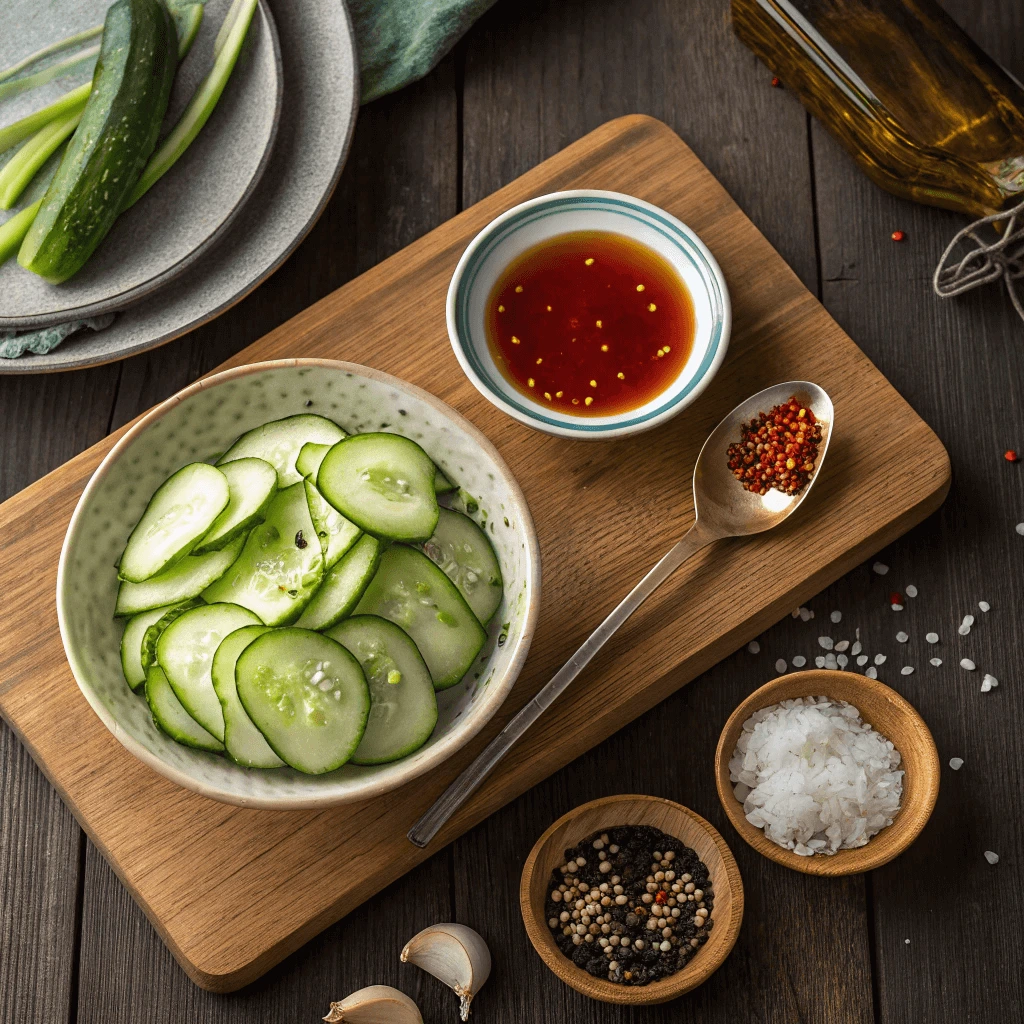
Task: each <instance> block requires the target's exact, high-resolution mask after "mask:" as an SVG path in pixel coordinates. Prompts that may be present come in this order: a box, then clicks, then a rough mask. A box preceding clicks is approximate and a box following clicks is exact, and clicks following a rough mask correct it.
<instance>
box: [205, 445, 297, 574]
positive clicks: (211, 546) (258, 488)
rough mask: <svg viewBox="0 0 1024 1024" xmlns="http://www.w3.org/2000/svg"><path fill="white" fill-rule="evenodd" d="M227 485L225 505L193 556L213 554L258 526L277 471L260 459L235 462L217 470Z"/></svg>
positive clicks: (272, 492) (272, 495)
mask: <svg viewBox="0 0 1024 1024" xmlns="http://www.w3.org/2000/svg"><path fill="white" fill-rule="evenodd" d="M217 472H218V473H222V474H223V475H224V478H225V479H226V480H227V482H228V503H227V506H226V507H225V509H224V511H223V512H221V514H220V515H219V516H217V518H216V519H215V520H214V521H213V525H212V526H211V527H210V529H209V530H207V532H206V533H205V534H204V535H203V537H202V538H201V539H200V541H199V543H198V544H197V545H196V546H195V548H194V552H193V553H194V554H197V555H201V554H203V553H204V552H206V551H216V550H218V549H219V548H222V547H224V545H225V544H227V543H229V542H230V541H233V540H234V539H235V538H236V537H237V536H238V535H239V534H241V533H248V532H249V531H250V530H251V529H252V528H253V527H254V526H255V525H256V524H257V523H262V522H263V520H264V519H265V518H266V515H267V508H268V506H269V505H270V502H271V500H272V499H273V497H274V495H275V494H276V493H277V470H275V469H274V467H273V466H272V465H271V464H270V463H269V462H264V461H263V460H262V459H236V460H235V461H234V462H229V463H227V464H226V465H224V466H221V468H220V469H219V470H217Z"/></svg>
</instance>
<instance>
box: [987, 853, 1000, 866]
mask: <svg viewBox="0 0 1024 1024" xmlns="http://www.w3.org/2000/svg"><path fill="white" fill-rule="evenodd" d="M985 860H987V861H988V862H989V864H998V863H999V854H998V853H993V852H992V851H991V850H986V851H985Z"/></svg>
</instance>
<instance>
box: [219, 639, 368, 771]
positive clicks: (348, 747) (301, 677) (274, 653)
mask: <svg viewBox="0 0 1024 1024" xmlns="http://www.w3.org/2000/svg"><path fill="white" fill-rule="evenodd" d="M235 685H236V687H237V690H238V697H239V699H240V700H241V702H242V707H244V708H245V711H246V714H247V715H248V716H249V719H250V720H251V721H252V723H253V724H254V725H255V726H256V728H257V729H259V731H260V732H261V733H263V736H264V737H265V738H266V740H267V743H269V744H270V746H271V748H272V749H273V750H274V753H276V754H277V756H278V757H280V758H281V760H282V761H285V762H286V763H287V764H289V765H291V766H292V767H293V768H295V769H297V770H298V771H300V772H305V773H307V774H310V775H322V774H323V773H325V772H330V771H334V770H335V769H336V768H340V767H341V766H342V765H343V764H345V762H346V761H348V759H349V758H350V757H351V756H352V754H353V753H354V751H355V749H356V747H358V746H359V741H360V740H361V739H362V737H363V732H364V730H365V729H366V720H367V718H368V716H369V713H370V691H369V687H368V686H367V684H366V677H365V676H364V675H363V670H362V668H361V667H360V665H359V662H358V661H357V660H356V659H355V658H354V657H353V656H352V655H351V654H350V653H349V652H348V651H347V650H345V648H344V647H342V646H341V644H339V643H338V642H337V641H336V640H332V639H331V638H330V637H327V636H324V635H323V634H322V633H314V632H313V631H311V630H308V629H296V628H294V627H292V628H286V629H274V630H271V631H270V632H269V633H265V634H264V635H263V636H261V637H257V639H255V640H254V641H253V642H252V643H251V644H249V646H248V647H246V648H245V650H244V651H242V653H241V655H240V656H239V658H238V662H237V664H236V666H235Z"/></svg>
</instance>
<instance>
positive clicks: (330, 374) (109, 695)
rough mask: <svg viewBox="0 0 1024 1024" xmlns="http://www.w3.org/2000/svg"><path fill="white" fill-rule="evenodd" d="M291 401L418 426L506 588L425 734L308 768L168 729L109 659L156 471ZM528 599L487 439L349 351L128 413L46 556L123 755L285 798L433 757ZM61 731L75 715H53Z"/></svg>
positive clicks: (463, 726) (486, 692) (386, 778)
mask: <svg viewBox="0 0 1024 1024" xmlns="http://www.w3.org/2000/svg"><path fill="white" fill-rule="evenodd" d="M300 412H317V413H321V414H322V415H324V416H328V417H330V418H332V419H335V420H337V422H338V423H339V424H340V425H341V426H342V427H344V428H346V429H347V430H351V431H359V430H362V431H365V430H382V429H383V430H390V431H394V432H395V433H400V434H404V435H406V436H407V437H411V438H413V439H414V440H416V441H417V442H419V443H420V444H421V445H422V446H423V447H424V448H425V449H426V451H427V452H428V453H429V454H430V456H431V457H432V458H433V459H434V460H435V462H437V464H438V465H439V466H441V468H442V469H443V470H444V471H445V473H446V474H448V475H449V476H450V477H451V479H452V480H454V481H456V482H457V483H458V484H459V486H460V487H461V488H462V490H463V492H466V493H467V494H468V495H471V496H472V498H473V500H475V501H476V502H477V503H478V505H479V509H478V511H476V512H475V513H474V518H475V519H476V520H477V522H479V523H481V524H482V525H484V528H485V529H486V530H487V534H488V536H489V537H490V539H491V542H492V543H493V544H494V548H495V550H496V552H497V554H498V558H499V561H500V563H501V571H502V575H503V576H504V580H505V599H504V602H503V603H502V605H501V607H500V608H499V609H498V612H497V613H496V614H495V616H494V618H493V620H492V622H491V625H490V628H489V630H488V640H487V643H486V645H485V646H484V649H483V651H482V653H481V656H480V658H479V659H478V660H477V662H476V664H475V665H474V666H473V668H472V669H471V670H470V672H469V673H468V674H467V676H466V679H465V680H464V681H463V682H462V683H460V684H458V685H457V686H453V687H451V689H448V690H445V691H443V692H442V693H440V694H438V712H439V714H438V721H437V726H436V728H435V729H434V734H433V735H432V736H431V738H430V740H429V741H428V742H427V744H426V746H424V747H422V748H421V749H420V750H418V751H417V752H416V753H415V754H412V755H410V756H409V757H406V758H404V759H403V760H401V761H395V762H394V763H392V764H386V765H377V766H373V767H361V766H356V765H346V766H345V767H343V768H340V769H338V770H337V771H335V772H331V773H329V774H327V775H320V776H311V775H303V774H302V773H301V772H297V771H293V770H292V769H291V768H278V769H274V770H270V771H268V770H260V769H253V768H241V767H239V766H238V765H235V764H233V763H232V762H230V761H228V760H227V759H226V758H224V757H221V756H218V755H216V754H209V753H205V752H203V751H199V750H192V749H190V748H188V747H184V746H181V745H179V744H178V743H175V742H174V741H173V740H171V739H169V738H168V737H167V736H165V735H164V734H163V733H162V732H160V731H159V730H158V729H157V728H156V726H155V725H154V724H153V720H152V717H151V716H150V713H149V707H148V706H147V704H146V701H145V698H144V697H142V696H139V695H136V694H133V693H132V692H131V690H130V689H129V688H128V685H127V683H125V681H124V677H123V676H122V674H121V663H120V655H119V642H120V636H121V625H120V624H119V622H118V621H117V620H115V619H114V617H113V612H114V601H115V598H116V595H117V573H116V570H115V569H114V563H115V560H116V559H117V557H118V556H119V555H120V553H121V550H122V549H123V547H124V545H125V542H126V541H127V539H128V535H129V534H130V533H131V530H132V528H133V527H134V524H135V523H136V521H137V520H138V519H139V517H140V516H141V514H142V512H143V510H144V509H145V507H146V503H147V502H148V500H149V498H150V496H151V495H152V494H153V492H154V491H155V490H156V488H157V487H158V486H159V485H160V483H161V482H162V481H163V480H164V479H165V478H166V477H167V476H169V475H170V474H171V473H173V472H174V471H175V470H177V469H179V468H180V467H181V466H183V465H185V464H187V463H189V462H195V461H197V460H206V459H210V458H212V457H213V456H215V455H216V454H218V453H220V452H223V451H224V450H225V449H226V448H227V447H228V445H229V444H230V443H231V441H232V440H233V439H234V438H235V437H236V436H237V435H238V434H240V433H242V432H243V431H245V430H249V429H250V428H252V427H255V426H257V425H259V424H261V423H265V422H267V421H268V420H273V419H278V418H280V417H282V416H290V415H293V414H295V413H300ZM539 602H540V553H539V548H538V544H537V535H536V532H535V530H534V526H533V520H532V518H531V517H530V512H529V509H528V508H527V506H526V500H525V498H524V497H523V493H522V491H521V490H520V489H519V485H518V484H517V483H516V481H515V479H514V478H513V476H512V474H511V472H510V471H509V469H508V467H507V466H506V465H505V463H504V462H503V461H502V459H501V457H500V456H499V455H498V453H497V451H496V450H495V448H494V447H493V446H492V445H491V443H490V442H489V441H488V440H487V439H486V438H485V437H484V436H483V434H481V433H480V431H478V430H477V429H476V428H475V427H474V426H472V424H470V423H469V422H467V421H466V420H464V419H463V418H462V417H461V416H460V415H459V414H458V413H456V412H455V411H454V410H452V409H450V408H449V407H448V406H447V405H445V404H444V403H443V402H441V401H439V400H438V399H436V398H434V397H433V396H432V395H429V394H427V392H425V391H422V390H420V389H419V388H417V387H413V386H412V385H411V384H406V383H404V382H402V381H400V380H398V379H397V378H395V377H391V376H389V375H388V374H386V373H381V372H379V371H377V370H371V369H368V368H367V367H365V366H357V365H355V364H354V363H342V362H335V361H332V360H322V359H288V360H281V361H277V362H269V363H256V364H254V365H251V366H241V367H237V368H236V369H232V370H225V371H224V372H223V373H219V374H216V375H214V376H212V377H207V378H205V379H204V380H200V381H197V382H196V383H195V384H192V385H191V386H189V387H187V388H185V389H184V390H183V391H180V392H179V393H178V394H177V395H175V396H174V397H173V398H169V399H168V400H167V401H166V402H163V403H162V404H161V405H158V406H157V407H156V408H155V409H153V410H151V411H150V412H149V413H147V414H146V415H145V416H143V417H142V419H141V420H139V422H138V423H136V424H135V425H134V426H133V427H132V428H131V429H130V430H129V431H128V432H127V433H126V434H125V435H124V437H122V438H121V440H120V441H118V443H117V444H116V445H115V446H114V447H113V448H112V449H111V451H110V453H109V454H108V455H107V457H106V458H105V459H104V460H103V462H102V463H100V465H99V467H98V468H97V470H96V472H95V473H94V474H93V476H92V479H91V480H90V481H89V483H88V485H87V486H86V488H85V491H84V492H83V494H82V497H81V500H80V501H79V503H78V507H77V508H76V509H75V513H74V515H73V516H72V517H71V524H70V526H69V527H68V532H67V536H66V537H65V539H64V548H63V550H62V551H61V556H60V566H59V568H58V572H57V616H58V620H59V622H60V631H61V638H62V640H63V641H64V650H65V651H66V652H67V657H68V661H69V662H70V664H71V670H72V672H73V673H74V675H75V679H76V680H77V681H78V685H79V687H80V688H81V691H82V693H83V694H84V695H85V699H86V700H87V701H88V702H89V704H90V705H91V706H92V708H93V710H94V711H95V712H96V714H97V715H99V717H100V719H101V720H102V722H103V724H104V725H106V727H107V728H108V729H109V730H110V731H111V732H112V733H113V734H114V736H115V737H116V738H117V739H118V740H119V741H120V742H121V743H122V744H123V745H124V746H125V747H126V748H127V749H128V750H130V751H131V752H132V753H133V754H134V755H135V756H136V757H138V758H139V759H140V760H142V761H144V762H145V763H146V764H148V765H149V766H150V767H151V768H154V769H155V770H156V771H158V772H160V773H161V774H162V775H165V776H167V778H169V779H171V780H172V781H174V782H176V783H178V784H179V785H181V786H184V787H186V788H187V789H191V790H194V791H195V792H197V793H202V794H203V795H204V796H208V797H212V798H214V799H216V800H223V801H225V802H227V803H233V804H243V805H248V806H253V807H269V808H280V809H296V808H302V807H321V806H327V805H331V804H340V803H347V802H349V801H355V800H363V799H366V798H368V797H374V796H379V795H380V794H382V793H386V792H388V791H389V790H392V789H395V788H396V787H397V786H401V785H403V784H404V783H407V782H409V781H410V780H412V779H415V778H416V777H417V776H420V775H423V774H424V773H425V772H428V771H430V770H431V769H433V768H436V767H437V766H438V765H439V764H441V763H442V762H443V761H444V760H445V759H446V758H447V757H449V756H450V755H451V754H453V753H454V752H455V751H456V750H458V749H459V748H460V747H461V746H462V745H463V744H464V743H466V742H467V741H468V740H469V739H470V738H471V737H473V736H474V735H475V734H476V733H477V732H479V731H480V729H481V728H483V726H484V724H485V723H486V722H487V721H488V719H490V717H491V716H492V715H493V714H494V713H495V711H497V710H498V708H499V707H500V706H501V704H502V702H503V701H504V700H505V697H506V696H507V695H508V693H509V691H510V690H511V689H512V686H513V684H514V683H515V680H516V677H517V676H518V675H519V672H520V670H521V669H522V667H523V663H524V662H525V660H526V654H527V651H528V650H529V647H530V641H531V639H532V637H533V631H534V627H535V625H536V621H537V613H538V609H539ZM67 727H68V729H69V730H70V731H71V732H73V731H74V729H75V724H74V723H73V722H68V723H67Z"/></svg>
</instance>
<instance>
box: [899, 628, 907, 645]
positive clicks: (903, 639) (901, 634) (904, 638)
mask: <svg viewBox="0 0 1024 1024" xmlns="http://www.w3.org/2000/svg"><path fill="white" fill-rule="evenodd" d="M896 639H897V640H899V642H900V643H901V644H905V643H906V642H907V641H908V640H909V639H910V637H909V636H907V634H906V633H904V632H903V630H902V629H901V630H900V631H899V632H898V633H897V634H896Z"/></svg>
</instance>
